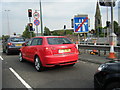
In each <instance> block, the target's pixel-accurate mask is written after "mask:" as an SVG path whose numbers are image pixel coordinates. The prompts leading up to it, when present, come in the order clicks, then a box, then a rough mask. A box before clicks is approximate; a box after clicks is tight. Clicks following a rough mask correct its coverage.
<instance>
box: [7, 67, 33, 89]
mask: <svg viewBox="0 0 120 90" xmlns="http://www.w3.org/2000/svg"><path fill="white" fill-rule="evenodd" d="M9 69H10V71H11V72H12V73H13V74H14V75H15V76H16V77H17V78H18V80H20V81H21V83H22V84H23V85H24V86H25V87H26V88H27V89H28V90H33V89H32V87H31V86H30V85H29V84H27V83H26V82H25V80H23V79H22V78H21V77H20V76H19V75H18V74H17V73H16V72H15V70H14V69H12V68H9Z"/></svg>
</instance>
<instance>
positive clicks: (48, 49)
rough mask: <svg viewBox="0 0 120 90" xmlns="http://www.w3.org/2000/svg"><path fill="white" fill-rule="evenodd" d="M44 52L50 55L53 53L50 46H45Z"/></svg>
mask: <svg viewBox="0 0 120 90" xmlns="http://www.w3.org/2000/svg"><path fill="white" fill-rule="evenodd" d="M45 54H46V55H51V54H53V53H52V50H51V48H50V47H45Z"/></svg>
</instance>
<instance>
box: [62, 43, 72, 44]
mask: <svg viewBox="0 0 120 90" xmlns="http://www.w3.org/2000/svg"><path fill="white" fill-rule="evenodd" d="M63 44H71V43H63Z"/></svg>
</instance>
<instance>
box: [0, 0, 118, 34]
mask: <svg viewBox="0 0 120 90" xmlns="http://www.w3.org/2000/svg"><path fill="white" fill-rule="evenodd" d="M41 1H42V13H43V14H42V16H43V25H44V26H47V27H48V28H50V30H56V29H63V25H64V24H65V25H67V28H71V19H72V18H73V17H74V15H76V14H88V16H89V18H90V26H91V27H90V29H92V28H93V29H94V16H95V10H96V2H97V0H84V1H83V0H41ZM29 8H31V9H32V10H33V12H34V11H35V10H39V0H20V1H19V0H2V12H1V13H2V17H1V18H3V19H2V22H0V24H1V23H2V27H3V29H2V31H3V34H7V18H6V15H7V12H5V11H4V10H10V11H9V21H10V29H11V34H12V33H13V32H16V33H22V32H23V31H24V28H25V26H26V25H27V23H28V22H29V21H28V15H27V14H28V13H27V10H28V9H29ZM100 9H101V15H102V22H103V26H105V21H106V7H100ZM38 12H39V11H38ZM109 13H110V9H109ZM114 13H115V15H114V17H115V20H116V19H117V18H116V17H117V16H116V13H117V6H116V7H115V11H114ZM1 18H0V19H1ZM109 19H110V16H109ZM33 21H34V18H32V22H33ZM34 27H35V26H34ZM35 28H36V27H35ZM39 29H40V26H39Z"/></svg>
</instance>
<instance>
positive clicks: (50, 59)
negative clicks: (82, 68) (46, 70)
mask: <svg viewBox="0 0 120 90" xmlns="http://www.w3.org/2000/svg"><path fill="white" fill-rule="evenodd" d="M77 60H78V54H69V55H52V56H46V57H45V60H44V64H43V66H44V67H53V66H56V65H60V66H61V65H69V64H74V63H77Z"/></svg>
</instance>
